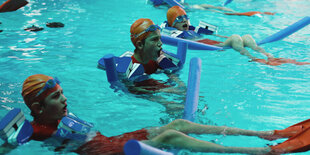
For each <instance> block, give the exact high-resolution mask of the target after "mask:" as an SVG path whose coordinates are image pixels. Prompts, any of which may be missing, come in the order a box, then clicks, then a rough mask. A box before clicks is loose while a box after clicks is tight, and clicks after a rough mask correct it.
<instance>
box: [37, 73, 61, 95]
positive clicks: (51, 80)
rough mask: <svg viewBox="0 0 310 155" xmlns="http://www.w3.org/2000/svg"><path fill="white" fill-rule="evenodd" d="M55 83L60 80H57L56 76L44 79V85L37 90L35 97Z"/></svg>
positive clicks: (58, 82)
mask: <svg viewBox="0 0 310 155" xmlns="http://www.w3.org/2000/svg"><path fill="white" fill-rule="evenodd" d="M56 84H60V81H59V80H58V78H57V77H55V78H53V79H49V80H48V81H46V83H45V86H44V87H43V88H42V89H41V90H40V91H39V92H38V94H37V95H36V96H35V97H38V96H40V95H41V94H42V93H43V92H44V91H45V90H47V89H51V88H54V87H55V86H56Z"/></svg>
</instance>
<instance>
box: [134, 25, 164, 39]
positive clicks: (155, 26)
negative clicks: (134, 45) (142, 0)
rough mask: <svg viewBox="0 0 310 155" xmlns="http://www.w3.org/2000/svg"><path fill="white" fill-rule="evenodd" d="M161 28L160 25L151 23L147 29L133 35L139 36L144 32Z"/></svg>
mask: <svg viewBox="0 0 310 155" xmlns="http://www.w3.org/2000/svg"><path fill="white" fill-rule="evenodd" d="M160 29H161V28H160V27H159V26H158V25H150V26H149V27H148V28H147V29H145V30H144V31H142V32H140V33H138V34H134V35H133V37H135V38H138V37H140V36H141V35H142V34H144V33H147V32H154V31H156V30H160Z"/></svg>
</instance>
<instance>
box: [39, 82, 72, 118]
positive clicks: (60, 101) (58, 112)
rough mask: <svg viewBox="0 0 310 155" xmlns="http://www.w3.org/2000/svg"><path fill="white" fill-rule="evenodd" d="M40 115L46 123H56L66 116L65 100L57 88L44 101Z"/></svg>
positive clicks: (60, 89)
mask: <svg viewBox="0 0 310 155" xmlns="http://www.w3.org/2000/svg"><path fill="white" fill-rule="evenodd" d="M42 107H43V108H42V114H41V116H42V117H44V119H45V120H46V121H57V120H60V119H62V117H64V116H66V115H67V98H66V97H65V96H64V94H63V90H62V88H61V87H59V88H58V89H57V90H56V91H54V92H53V93H51V94H50V95H48V96H47V97H46V98H45V99H44V105H42Z"/></svg>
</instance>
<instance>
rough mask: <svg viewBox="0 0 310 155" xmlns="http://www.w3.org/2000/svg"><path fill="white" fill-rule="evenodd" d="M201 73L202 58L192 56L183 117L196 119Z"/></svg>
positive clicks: (190, 119)
mask: <svg viewBox="0 0 310 155" xmlns="http://www.w3.org/2000/svg"><path fill="white" fill-rule="evenodd" d="M200 75H201V59H200V58H197V57H195V58H192V59H191V61H190V66H189V75H188V82H187V91H186V101H185V107H184V115H183V119H186V120H189V121H194V119H195V113H196V111H197V106H198V99H199V85H200Z"/></svg>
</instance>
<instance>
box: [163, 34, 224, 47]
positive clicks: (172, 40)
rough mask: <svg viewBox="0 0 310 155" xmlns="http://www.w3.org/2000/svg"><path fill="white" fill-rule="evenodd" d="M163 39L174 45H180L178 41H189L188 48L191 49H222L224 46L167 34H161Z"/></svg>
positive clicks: (165, 42) (166, 42)
mask: <svg viewBox="0 0 310 155" xmlns="http://www.w3.org/2000/svg"><path fill="white" fill-rule="evenodd" d="M161 41H162V42H163V43H164V44H168V45H172V46H178V42H180V41H183V42H186V43H187V46H188V49H190V50H221V49H222V47H217V46H213V45H207V44H203V43H199V42H196V41H191V40H186V39H181V38H175V37H170V36H167V35H161Z"/></svg>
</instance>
